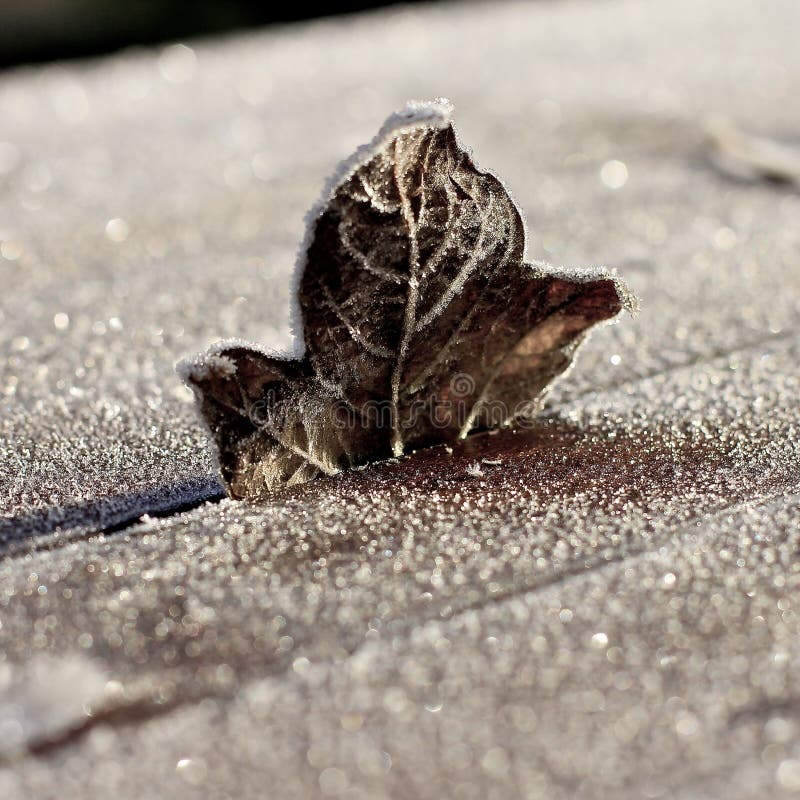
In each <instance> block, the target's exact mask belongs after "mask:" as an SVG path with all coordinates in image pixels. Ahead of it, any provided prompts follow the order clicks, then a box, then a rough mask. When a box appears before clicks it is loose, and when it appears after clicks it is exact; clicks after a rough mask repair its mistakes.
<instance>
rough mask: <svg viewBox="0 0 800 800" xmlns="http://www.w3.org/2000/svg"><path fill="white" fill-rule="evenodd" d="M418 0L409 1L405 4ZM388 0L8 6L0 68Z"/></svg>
mask: <svg viewBox="0 0 800 800" xmlns="http://www.w3.org/2000/svg"><path fill="white" fill-rule="evenodd" d="M420 1H421V0H405V3H413V2H420ZM386 5H393V3H391V2H390V0H337V1H336V2H328V3H324V2H314V0H300V1H299V2H292V3H265V2H256V0H225V2H222V1H221V0H120V2H109V0H3V1H2V2H0V67H9V66H13V65H16V64H22V63H30V62H41V61H52V60H58V59H65V58H79V57H87V56H94V55H100V54H103V53H110V52H114V51H115V50H120V49H122V48H124V47H131V46H135V45H149V44H156V43H158V42H167V41H171V40H174V39H182V38H185V37H191V36H203V35H208V34H214V33H222V32H227V31H234V30H241V29H246V28H251V27H255V26H261V25H269V24H271V23H280V22H292V21H295V20H303V19H311V18H314V17H327V16H333V15H337V14H349V13H353V12H356V11H364V10H366V9H370V8H376V7H379V6H386Z"/></svg>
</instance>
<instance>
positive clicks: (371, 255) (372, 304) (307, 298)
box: [183, 101, 630, 497]
mask: <svg viewBox="0 0 800 800" xmlns="http://www.w3.org/2000/svg"><path fill="white" fill-rule="evenodd" d="M449 111H450V108H449V105H448V104H446V103H445V102H444V101H437V102H434V103H426V104H413V105H409V106H408V107H407V108H406V109H405V110H404V111H402V112H399V113H397V114H395V115H393V116H392V117H390V118H389V120H387V122H386V124H385V125H384V127H383V128H382V130H381V131H380V133H379V134H378V136H377V137H376V139H375V140H374V141H373V143H372V144H371V145H369V146H367V147H365V148H362V150H360V151H358V152H357V153H356V154H355V155H354V156H353V157H352V158H351V159H350V160H349V161H348V162H345V164H344V165H343V166H342V168H341V169H340V170H339V173H338V174H337V176H336V177H335V178H334V180H333V181H332V183H331V186H330V188H329V190H328V191H327V192H326V194H325V195H324V196H323V200H322V201H321V203H320V204H319V206H318V207H317V208H315V209H314V210H312V213H311V215H310V226H309V233H308V241H307V246H306V249H305V252H304V253H303V255H302V256H301V260H300V264H299V266H298V270H299V271H298V279H299V280H298V293H297V300H298V304H299V309H300V314H301V317H302V332H303V342H304V356H303V357H302V358H297V359H289V358H283V357H280V356H277V357H276V356H275V355H274V354H267V353H265V352H262V351H261V350H259V349H258V348H257V347H253V346H248V345H244V344H241V343H235V344H233V345H230V346H227V345H225V344H223V345H219V346H217V347H215V348H213V349H212V350H211V351H209V353H208V354H206V355H205V356H202V357H201V358H199V359H198V360H197V361H195V362H193V363H190V364H185V365H184V366H183V374H184V376H185V378H186V379H187V381H188V382H189V384H190V385H191V386H192V387H193V388H194V389H195V391H196V394H197V396H198V398H199V403H200V409H201V413H202V415H203V417H204V419H205V421H206V423H207V425H208V427H209V429H210V432H211V434H212V436H213V438H214V441H215V443H216V448H217V452H218V460H219V466H220V469H221V472H222V476H223V479H224V481H225V484H226V487H227V489H228V491H229V492H230V494H232V495H233V496H235V497H257V496H260V495H263V494H264V493H268V492H270V491H272V490H274V489H276V488H278V487H280V486H283V485H286V484H295V483H300V482H303V481H306V480H309V479H311V478H313V477H314V476H316V475H317V474H320V473H324V474H334V473H336V472H339V471H341V470H343V469H347V468H350V467H354V466H359V465H362V464H365V463H369V462H372V461H378V460H381V459H385V458H388V457H391V456H392V455H395V456H398V455H402V454H403V453H405V452H408V451H409V450H411V449H415V448H419V447H424V446H428V445H432V444H437V443H442V442H447V441H451V440H454V439H457V438H460V437H461V438H463V437H464V436H466V435H467V434H468V433H470V432H471V431H474V430H482V429H488V428H495V427H502V426H508V425H512V424H514V423H520V422H524V421H526V420H529V419H530V418H531V417H532V416H533V415H534V414H535V412H536V411H537V410H538V408H539V405H540V402H541V399H542V397H543V395H544V393H545V390H546V388H547V386H548V384H549V383H550V382H551V381H552V380H553V378H554V377H556V376H557V375H559V374H560V373H562V372H563V371H564V370H565V369H566V368H567V367H568V366H569V364H570V362H571V360H572V357H573V354H574V351H575V349H576V347H577V346H578V344H579V343H580V342H581V340H582V338H583V336H584V335H585V332H586V330H587V329H588V328H590V327H591V326H592V325H594V324H595V323H597V322H600V321H603V320H607V319H609V318H611V317H613V316H615V315H616V314H617V313H618V312H619V311H620V310H621V309H622V307H623V306H625V305H629V304H630V300H629V298H628V297H627V294H626V292H625V290H624V287H622V285H621V284H620V283H619V281H618V280H617V279H616V278H615V277H614V276H613V275H611V274H610V273H607V272H604V271H601V270H596V271H591V272H575V273H570V272H566V271H561V270H555V269H553V268H551V267H549V266H548V265H545V264H540V263H536V264H531V263H526V262H525V260H524V253H525V227H524V224H523V221H522V218H521V216H520V213H519V211H518V209H517V207H516V206H515V204H514V202H513V200H512V199H511V198H510V197H509V195H508V192H507V191H506V189H505V188H504V186H503V184H502V183H501V182H500V181H499V180H498V178H496V177H495V176H494V175H492V174H490V173H487V172H484V171H482V170H480V169H478V168H477V167H476V165H475V164H474V162H473V160H472V158H471V157H470V155H469V153H467V152H466V151H465V150H464V149H463V148H462V147H461V146H460V144H459V142H458V139H457V137H456V133H455V131H454V129H453V127H452V125H451V124H450V120H449Z"/></svg>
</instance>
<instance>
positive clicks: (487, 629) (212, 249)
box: [0, 0, 800, 799]
mask: <svg viewBox="0 0 800 800" xmlns="http://www.w3.org/2000/svg"><path fill="white" fill-rule="evenodd" d="M799 23H800V10H799V9H798V6H797V4H796V3H795V2H793V0H779V1H778V2H773V3H770V4H769V5H768V6H766V7H765V6H763V5H762V4H758V3H755V2H749V0H735V2H722V0H713V1H712V2H708V3H704V4H698V3H694V2H690V1H689V0H679V2H675V3H670V4H659V5H655V4H652V5H651V4H643V3H638V2H627V1H626V0H609V2H605V3H594V2H592V3H589V2H578V0H566V1H565V2H561V3H517V4H506V3H502V4H501V3H488V4H442V5H437V6H432V7H425V8H422V7H420V8H417V9H415V10H413V11H403V10H397V11H389V12H382V13H379V14H374V15H365V16H363V17H358V18H353V19H347V20H339V21H327V22H324V23H317V24H309V25H300V26H296V27H287V28H285V29H276V30H274V31H266V32H264V33H259V34H254V35H250V36H244V37H237V38H231V39H226V40H220V41H204V42H197V43H189V44H190V45H191V48H190V49H187V48H186V47H175V46H173V47H171V48H167V49H165V50H163V51H159V52H152V53H151V52H131V53H123V54H120V55H119V56H116V57H113V58H110V59H105V60H102V61H97V62H92V63H86V64H71V65H69V66H64V67H42V68H35V69H34V68H32V69H23V70H18V71H15V72H12V73H5V74H3V75H2V76H0V109H2V114H0V141H2V142H5V144H3V145H0V173H1V174H0V240H2V245H0V256H2V257H1V258H0V278H1V279H2V286H3V287H4V289H5V291H4V292H3V293H2V296H1V297H0V341H2V347H3V353H4V358H3V360H2V363H1V364H0V391H1V392H2V406H1V407H2V418H1V419H0V439H1V441H0V449H1V452H0V456H2V457H1V458H0V510H2V512H3V514H4V517H3V519H2V522H0V537H1V540H2V552H3V560H2V562H0V623H2V627H0V656H2V662H0V701H1V702H0V757H2V759H3V763H2V768H1V769H0V796H2V797H9V798H28V797H37V798H44V797H54V798H68V797H95V796H97V797H107V796H109V795H114V796H117V797H119V798H127V797H131V798H134V797H135V798H140V797H162V796H164V797H166V796H180V797H195V796H196V797H204V798H205V797H243V798H249V797H263V796H274V797H280V798H283V797H287V798H307V797H316V796H323V797H329V796H337V797H348V798H357V797H359V798H360V797H363V798H381V797H393V798H415V799H416V798H429V797H430V798H439V797H463V798H472V797H475V798H485V797H488V798H517V797H539V796H543V797H550V798H560V797H563V798H571V797H607V796H611V795H613V796H618V797H632V798H633V797H637V798H638V797H686V798H689V797H692V798H698V797H719V796H725V797H741V798H750V797H752V798H756V797H765V796H783V795H784V794H785V795H786V796H791V795H792V794H793V793H796V792H798V791H800V743H799V742H800V740H799V739H798V732H800V718H798V712H797V698H798V696H800V684H799V683H798V679H800V662H799V661H798V657H799V656H800V650H799V646H798V641H800V639H798V617H797V610H796V608H795V606H796V595H797V588H798V581H799V580H800V577H799V573H800V565H799V564H798V559H797V550H798V532H797V521H798V518H799V517H800V513H798V497H800V495H799V494H798V492H799V491H800V460H798V456H799V455H800V453H798V450H799V449H800V446H799V445H798V432H799V431H800V412H798V407H797V393H798V386H799V385H800V367H798V355H800V340H799V339H798V335H797V333H796V331H797V323H798V319H799V318H800V278H799V277H798V275H799V274H800V271H799V269H798V268H799V267H800V226H799V225H798V221H799V220H800V195H799V194H798V193H797V191H796V189H794V188H793V187H792V186H791V185H789V186H780V185H775V184H773V183H768V182H758V181H756V182H752V183H748V182H737V181H734V180H732V179H731V178H730V176H728V175H726V174H725V173H724V172H721V171H720V170H719V168H718V166H715V164H714V163H713V162H712V159H711V158H710V157H709V145H708V137H707V133H706V132H707V129H708V126H709V123H710V121H715V122H716V123H718V122H719V119H720V118H724V119H726V120H727V121H728V123H729V124H732V125H734V126H736V127H737V128H738V129H739V130H742V131H744V132H746V133H748V134H756V133H757V134H760V135H763V136H766V137H771V138H773V139H776V140H780V141H783V142H784V143H786V144H788V145H789V146H790V147H795V146H797V144H798V134H797V132H798V130H799V129H800V127H799V126H800V105H798V103H797V102H796V98H797V97H798V96H800V53H799V51H798V49H797V47H796V44H795V41H794V40H795V37H796V31H797V30H798V28H799V27H800V25H799ZM436 95H448V96H450V98H451V99H452V100H453V101H454V102H455V104H456V116H455V119H456V124H457V126H458V127H459V131H460V135H461V137H462V140H463V141H464V142H465V143H466V144H467V145H470V146H472V148H473V149H474V154H475V158H476V160H477V161H478V162H479V163H480V164H481V165H482V166H485V167H490V168H492V169H493V170H495V171H496V172H497V173H498V174H499V175H501V176H502V177H503V178H504V179H505V180H506V181H507V183H508V184H509V185H510V187H511V189H512V191H513V192H514V195H515V199H516V200H517V201H518V203H519V205H520V206H521V207H522V208H523V210H524V211H525V212H526V214H527V220H528V228H529V246H528V256H529V257H530V258H540V259H546V260H548V261H552V262H554V263H556V264H567V265H571V266H581V265H590V264H605V265H607V266H609V267H616V268H618V269H619V271H620V273H621V274H622V275H623V276H624V277H625V278H626V280H627V281H628V283H629V284H630V287H631V289H632V290H633V291H634V292H635V293H636V294H637V295H638V296H639V297H640V298H641V300H642V310H641V312H640V314H639V315H638V317H636V318H635V319H630V318H627V319H624V320H623V321H622V322H621V323H620V324H619V325H616V326H612V327H607V328H603V329H601V330H599V331H597V332H596V334H595V336H594V337H593V338H592V340H591V341H590V342H589V343H588V344H587V346H586V348H585V350H584V351H582V353H581V356H580V358H579V360H578V363H577V365H576V367H575V368H574V369H573V370H572V372H570V373H569V375H567V376H565V377H564V378H563V380H561V381H560V382H559V383H558V385H557V386H556V388H555V389H554V390H553V392H552V393H551V395H550V399H549V401H548V405H547V408H546V410H545V416H544V418H543V421H542V425H541V427H540V428H538V429H536V430H535V431H532V432H528V433H525V434H514V433H511V432H507V433H502V434H499V435H497V436H485V437H478V438H477V439H475V440H474V441H470V442H468V443H467V444H466V445H464V447H463V448H460V449H456V450H455V452H454V453H453V454H452V455H448V454H447V453H446V452H445V451H443V450H433V451H425V452H420V453H417V454H415V455H413V456H411V457H409V458H407V459H404V460H402V461H400V462H398V463H394V464H383V465H379V466H376V467H371V468H368V469H365V470H362V471H358V472H354V473H351V474H349V475H346V476H343V477H341V478H333V479H324V480H320V481H317V482H315V483H312V484H309V485H308V486H306V487H298V488H296V489H293V490H291V491H290V492H288V493H287V494H285V495H282V496H281V497H279V498H276V499H274V500H273V501H270V502H268V503H265V504H256V505H254V504H244V503H234V502H231V501H227V500H223V501H219V492H220V486H219V483H218V481H217V478H216V476H215V475H214V472H213V468H212V464H211V460H210V457H209V452H208V448H207V443H206V441H205V439H204V436H203V433H202V429H201V427H200V425H199V423H198V420H197V418H196V415H195V412H194V409H193V407H192V405H191V399H190V397H189V396H188V393H187V391H186V390H185V389H184V388H183V387H182V386H181V384H180V382H179V380H178V378H177V376H176V375H175V374H174V371H173V365H174V363H175V361H176V360H177V359H178V358H180V357H182V356H186V355H191V354H192V353H194V352H197V351H199V350H200V349H202V348H204V347H205V346H206V345H207V344H209V343H210V342H212V341H215V340H217V339H220V338H224V337H229V336H238V337H242V338H245V339H250V340H256V341H259V342H262V343H264V344H266V345H268V346H272V347H277V348H280V347H285V346H287V345H288V343H289V341H290V337H289V329H288V323H289V292H290V275H291V269H292V266H293V261H294V253H295V250H296V247H297V244H298V242H299V239H300V236H301V233H302V217H303V214H304V212H305V210H306V209H307V208H308V207H309V206H310V205H311V204H312V202H313V201H314V199H315V198H316V196H317V194H318V192H319V191H320V190H321V188H322V185H323V182H324V178H325V176H326V175H327V174H328V173H329V172H330V171H331V170H332V169H333V167H334V166H335V164H336V162H337V161H338V160H339V159H340V158H342V157H344V156H346V155H347V154H348V153H349V152H351V151H352V149H353V148H354V147H355V146H356V145H358V144H359V143H360V142H362V141H366V140H368V139H369V138H370V137H371V136H372V135H373V133H374V132H375V129H376V128H377V126H378V125H379V124H380V122H381V121H382V120H383V118H384V117H385V116H386V114H387V113H389V112H390V111H391V110H392V109H393V108H396V107H399V106H401V105H402V104H403V103H404V102H405V101H406V100H407V99H409V98H412V97H422V98H425V97H433V96H436ZM711 117H714V120H711ZM622 165H624V167H623V166H622ZM205 501H208V502H205ZM187 506H193V508H190V509H188V510H186V507H187ZM181 509H184V510H181ZM156 512H158V513H161V514H163V515H164V516H161V517H159V518H154V517H152V516H151V517H144V518H143V519H140V517H142V515H145V514H151V515H152V514H155V513H156ZM265 793H266V794H265Z"/></svg>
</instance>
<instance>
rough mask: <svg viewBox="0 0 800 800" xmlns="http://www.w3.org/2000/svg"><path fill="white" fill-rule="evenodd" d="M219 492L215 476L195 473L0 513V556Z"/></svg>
mask: <svg viewBox="0 0 800 800" xmlns="http://www.w3.org/2000/svg"><path fill="white" fill-rule="evenodd" d="M224 496H225V495H224V493H223V491H222V487H221V486H220V484H219V482H218V481H217V479H216V478H214V477H199V478H197V479H195V480H186V481H183V482H181V483H179V484H175V485H173V486H165V487H160V488H157V489H153V490H149V491H144V492H141V493H139V494H137V495H123V496H113V495H112V496H110V497H100V498H97V499H93V500H87V501H86V502H81V503H73V504H65V505H59V506H47V507H44V508H37V509H34V510H32V511H29V512H27V513H25V514H18V515H15V516H8V517H0V558H2V557H7V556H13V555H16V554H17V553H19V552H27V551H29V550H31V549H32V548H37V549H48V547H56V546H59V545H60V544H63V543H65V542H69V541H72V540H73V539H75V538H85V537H86V536H93V535H96V534H99V533H103V534H106V533H116V532H118V531H120V530H122V529H124V528H126V527H128V526H129V525H132V524H133V523H135V522H137V521H138V520H139V519H140V518H141V517H142V516H143V515H145V514H147V515H148V516H151V517H164V516H168V515H170V514H179V513H181V512H183V511H189V510H191V509H193V508H196V507H197V506H199V505H202V504H203V503H207V502H217V501H219V500H221V499H222V498H223V497H224ZM48 536H49V537H50V538H49V539H47V538H46V537H48ZM43 538H44V540H43Z"/></svg>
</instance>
